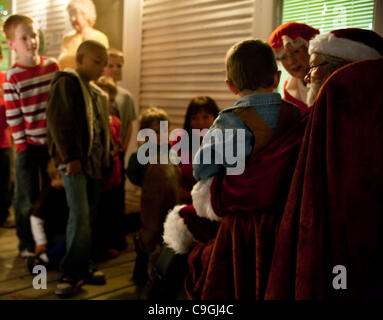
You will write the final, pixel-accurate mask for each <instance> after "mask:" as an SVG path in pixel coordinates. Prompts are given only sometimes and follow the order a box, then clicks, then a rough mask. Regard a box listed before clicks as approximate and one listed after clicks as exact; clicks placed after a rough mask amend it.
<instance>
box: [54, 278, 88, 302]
mask: <svg viewBox="0 0 383 320" xmlns="http://www.w3.org/2000/svg"><path fill="white" fill-rule="evenodd" d="M83 283H84V281H82V280H76V279H74V278H71V277H67V276H62V277H61V279H60V280H59V283H58V284H57V287H56V290H55V294H57V295H58V296H62V297H64V296H65V297H69V296H71V295H73V294H75V293H77V292H78V291H80V288H81V286H82V285H83Z"/></svg>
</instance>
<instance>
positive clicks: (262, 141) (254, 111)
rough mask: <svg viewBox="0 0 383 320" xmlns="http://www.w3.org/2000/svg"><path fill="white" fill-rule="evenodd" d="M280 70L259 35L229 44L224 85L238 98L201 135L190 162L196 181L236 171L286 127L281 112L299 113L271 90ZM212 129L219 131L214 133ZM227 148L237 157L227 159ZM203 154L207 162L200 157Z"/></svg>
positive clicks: (288, 113) (241, 169) (269, 48)
mask: <svg viewBox="0 0 383 320" xmlns="http://www.w3.org/2000/svg"><path fill="white" fill-rule="evenodd" d="M280 74H281V72H280V71H279V70H278V67H277V62H276V59H275V56H274V53H273V50H272V48H271V47H270V46H269V45H268V44H267V43H265V42H263V41H261V40H244V41H240V42H238V43H236V44H234V45H233V46H232V47H231V48H230V49H229V51H228V52H227V55H226V77H227V78H226V85H227V87H228V89H229V90H230V91H231V92H232V93H233V94H235V95H238V96H239V98H240V99H239V100H238V101H237V102H236V103H235V104H234V106H233V107H231V108H227V109H225V110H223V111H221V112H220V113H219V115H218V117H217V118H216V120H215V121H214V123H213V125H212V126H211V127H210V129H209V131H208V132H207V134H206V135H205V137H204V139H203V141H202V144H201V147H200V149H199V150H198V152H197V154H196V156H195V158H194V161H193V174H194V177H195V178H196V180H198V181H199V180H203V181H206V180H208V179H209V178H212V177H213V176H215V175H217V174H220V173H222V174H234V175H239V174H242V172H243V170H244V168H245V162H246V161H247V160H248V159H249V158H250V156H251V155H252V154H254V153H255V152H257V151H260V150H261V149H262V148H263V147H265V146H266V145H267V144H269V143H270V142H271V141H272V140H273V139H274V138H275V137H276V136H277V135H278V134H279V132H281V131H282V130H285V129H286V128H284V124H287V123H290V122H289V121H285V116H286V117H288V119H289V120H290V118H292V119H297V118H299V116H300V112H299V109H298V108H297V107H296V106H295V105H292V104H289V103H287V102H283V101H282V98H281V96H280V94H279V93H277V92H275V90H276V89H277V87H278V84H279V79H280ZM282 111H283V112H282ZM293 122H294V121H292V122H291V123H293ZM226 129H232V131H230V130H229V131H228V130H226ZM239 130H243V131H244V136H242V137H243V139H242V140H243V141H242V140H241V139H239V138H238V137H241V136H240V135H239V133H240V131H239ZM217 132H219V133H220V134H219V135H216V136H215V133H217ZM212 138H213V139H212ZM229 146H230V147H229ZM227 150H232V151H233V150H234V153H235V154H237V159H239V157H243V159H239V160H237V161H238V162H237V163H230V162H229V161H228V160H227V159H226V154H225V153H226V151H227ZM209 153H210V155H211V159H209V160H212V161H204V160H206V158H207V155H208V154H209ZM205 162H206V163H205ZM207 162H210V163H207ZM209 181H211V180H209Z"/></svg>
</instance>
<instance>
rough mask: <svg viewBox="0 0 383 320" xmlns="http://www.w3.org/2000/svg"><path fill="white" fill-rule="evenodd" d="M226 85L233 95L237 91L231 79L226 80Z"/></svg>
mask: <svg viewBox="0 0 383 320" xmlns="http://www.w3.org/2000/svg"><path fill="white" fill-rule="evenodd" d="M226 86H227V87H228V89H229V90H230V91H231V92H232V93H234V94H235V95H237V94H238V93H239V90H238V89H237V87H236V86H235V85H234V83H233V82H232V81H231V80H226Z"/></svg>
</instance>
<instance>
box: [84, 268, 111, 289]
mask: <svg viewBox="0 0 383 320" xmlns="http://www.w3.org/2000/svg"><path fill="white" fill-rule="evenodd" d="M84 283H85V284H94V285H103V284H105V283H106V279H105V274H104V273H103V272H102V271H99V270H97V269H92V270H90V271H89V273H88V275H87V276H86V277H85V278H84Z"/></svg>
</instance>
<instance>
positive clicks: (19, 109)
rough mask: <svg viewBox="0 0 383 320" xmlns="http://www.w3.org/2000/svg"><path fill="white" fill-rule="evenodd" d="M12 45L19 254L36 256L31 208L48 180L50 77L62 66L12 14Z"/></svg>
mask: <svg viewBox="0 0 383 320" xmlns="http://www.w3.org/2000/svg"><path fill="white" fill-rule="evenodd" d="M4 32H5V36H6V41H7V44H8V46H9V48H11V49H13V50H15V52H16V54H17V58H16V62H15V64H14V65H13V66H12V67H10V68H9V69H8V71H7V74H6V77H5V82H4V100H5V107H6V117H7V123H8V124H9V126H10V128H11V132H12V137H13V140H14V143H15V147H16V154H17V156H16V199H15V220H16V230H17V236H18V238H19V250H20V255H21V257H23V258H26V257H28V256H31V255H33V251H34V241H33V237H32V233H31V227H30V223H29V212H30V210H31V209H32V206H33V203H34V201H35V200H36V199H37V196H38V195H39V192H40V189H41V188H40V181H41V182H42V185H43V186H47V185H48V184H49V178H48V175H47V172H46V167H47V163H48V159H49V154H48V147H47V139H46V114H45V109H46V103H47V98H48V90H49V85H50V82H51V80H52V78H53V76H54V74H55V72H56V71H57V70H58V69H59V66H58V63H57V62H56V61H55V60H54V59H52V58H46V57H43V56H40V55H39V54H38V49H39V37H38V31H37V28H36V26H35V24H34V21H33V20H32V19H31V18H29V17H27V16H23V15H11V16H10V17H8V19H7V20H6V21H5V23H4Z"/></svg>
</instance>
